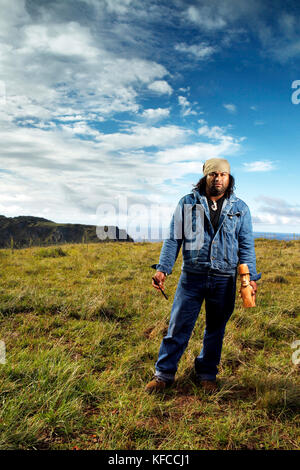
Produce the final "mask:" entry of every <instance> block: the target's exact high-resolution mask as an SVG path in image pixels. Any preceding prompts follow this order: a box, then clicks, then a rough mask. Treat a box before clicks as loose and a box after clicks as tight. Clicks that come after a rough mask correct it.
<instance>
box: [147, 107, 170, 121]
mask: <svg viewBox="0 0 300 470" xmlns="http://www.w3.org/2000/svg"><path fill="white" fill-rule="evenodd" d="M169 115H170V110H169V108H156V109H152V108H149V109H145V111H144V112H143V113H142V116H143V117H144V118H146V119H149V120H157V119H162V118H166V117H168V116H169Z"/></svg>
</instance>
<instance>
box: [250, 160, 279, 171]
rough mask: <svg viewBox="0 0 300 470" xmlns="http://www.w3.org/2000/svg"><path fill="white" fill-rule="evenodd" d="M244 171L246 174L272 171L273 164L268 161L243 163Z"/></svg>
mask: <svg viewBox="0 0 300 470" xmlns="http://www.w3.org/2000/svg"><path fill="white" fill-rule="evenodd" d="M243 165H244V169H245V171H248V172H253V171H271V170H274V169H275V168H276V167H275V164H274V162H272V161H269V160H257V161H256V162H251V163H244V164H243Z"/></svg>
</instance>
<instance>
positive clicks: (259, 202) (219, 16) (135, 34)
mask: <svg viewBox="0 0 300 470" xmlns="http://www.w3.org/2000/svg"><path fill="white" fill-rule="evenodd" d="M0 7H1V16H0V142H1V146H0V178H1V180H0V182H1V184H0V214H2V215H5V216H7V217H15V216H19V215H32V216H36V217H44V218H46V219H50V220H53V221H54V222H59V223H81V224H92V225H104V224H107V225H110V224H111V225H115V224H116V225H118V226H119V227H120V228H123V229H124V228H126V229H128V233H129V234H130V235H131V236H133V238H136V235H137V234H138V233H139V227H142V226H144V227H147V231H148V230H150V229H149V227H150V225H151V228H153V227H156V226H161V225H162V224H167V223H169V217H170V215H171V213H172V211H173V210H174V208H175V207H176V205H177V203H178V201H179V199H180V198H181V197H182V196H184V195H185V194H188V193H190V192H191V190H192V189H193V185H195V184H196V183H197V182H198V181H199V179H200V178H201V177H202V176H203V174H202V166H203V163H204V161H205V160H206V159H208V158H212V157H220V158H226V159H227V160H228V161H229V162H230V165H231V173H232V174H233V176H234V177H235V181H236V189H235V193H236V195H237V196H238V197H240V198H241V199H242V200H244V201H245V202H246V203H247V204H248V206H249V208H250V210H251V214H252V220H253V228H254V230H255V231H256V232H287V233H300V197H299V194H300V191H299V187H300V163H299V162H300V160H299V144H300V132H299V131H300V104H299V103H298V102H300V69H299V65H300V21H299V20H300V5H299V2H297V1H289V0H285V1H281V0H271V1H264V0H259V1H258V0H251V1H249V0H247V1H246V0H221V1H219V0H210V1H204V0H194V1H185V0H173V1H169V0H157V1H155V0H80V1H79V0H63V1H61V0H47V1H46V0H45V1H44V0H27V1H25V0H14V1H13V2H11V1H10V0H0ZM158 214H160V215H159V217H158ZM137 221H138V226H137V225H136V224H137ZM116 222H117V223H116ZM143 230H145V229H143ZM141 233H142V232H141ZM147 233H148V237H149V236H150V237H151V234H150V232H149V231H148V232H147ZM142 236H143V237H145V232H143V234H142ZM146 238H147V234H146ZM154 238H155V237H154Z"/></svg>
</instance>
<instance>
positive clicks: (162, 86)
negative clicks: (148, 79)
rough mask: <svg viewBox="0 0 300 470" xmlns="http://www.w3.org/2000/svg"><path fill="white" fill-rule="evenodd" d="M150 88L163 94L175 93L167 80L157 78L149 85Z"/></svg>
mask: <svg viewBox="0 0 300 470" xmlns="http://www.w3.org/2000/svg"><path fill="white" fill-rule="evenodd" d="M148 88H149V90H152V91H155V92H157V93H160V94H162V95H164V94H167V95H171V94H172V93H173V90H172V87H171V86H170V85H169V84H168V82H166V81H165V80H156V81H155V82H153V83H150V85H148Z"/></svg>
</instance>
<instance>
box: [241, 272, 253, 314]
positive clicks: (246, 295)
mask: <svg viewBox="0 0 300 470" xmlns="http://www.w3.org/2000/svg"><path fill="white" fill-rule="evenodd" d="M239 275H240V278H241V288H240V293H241V297H242V299H243V305H244V307H255V295H252V292H253V288H252V286H251V284H250V273H249V269H248V266H247V264H240V265H239Z"/></svg>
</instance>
